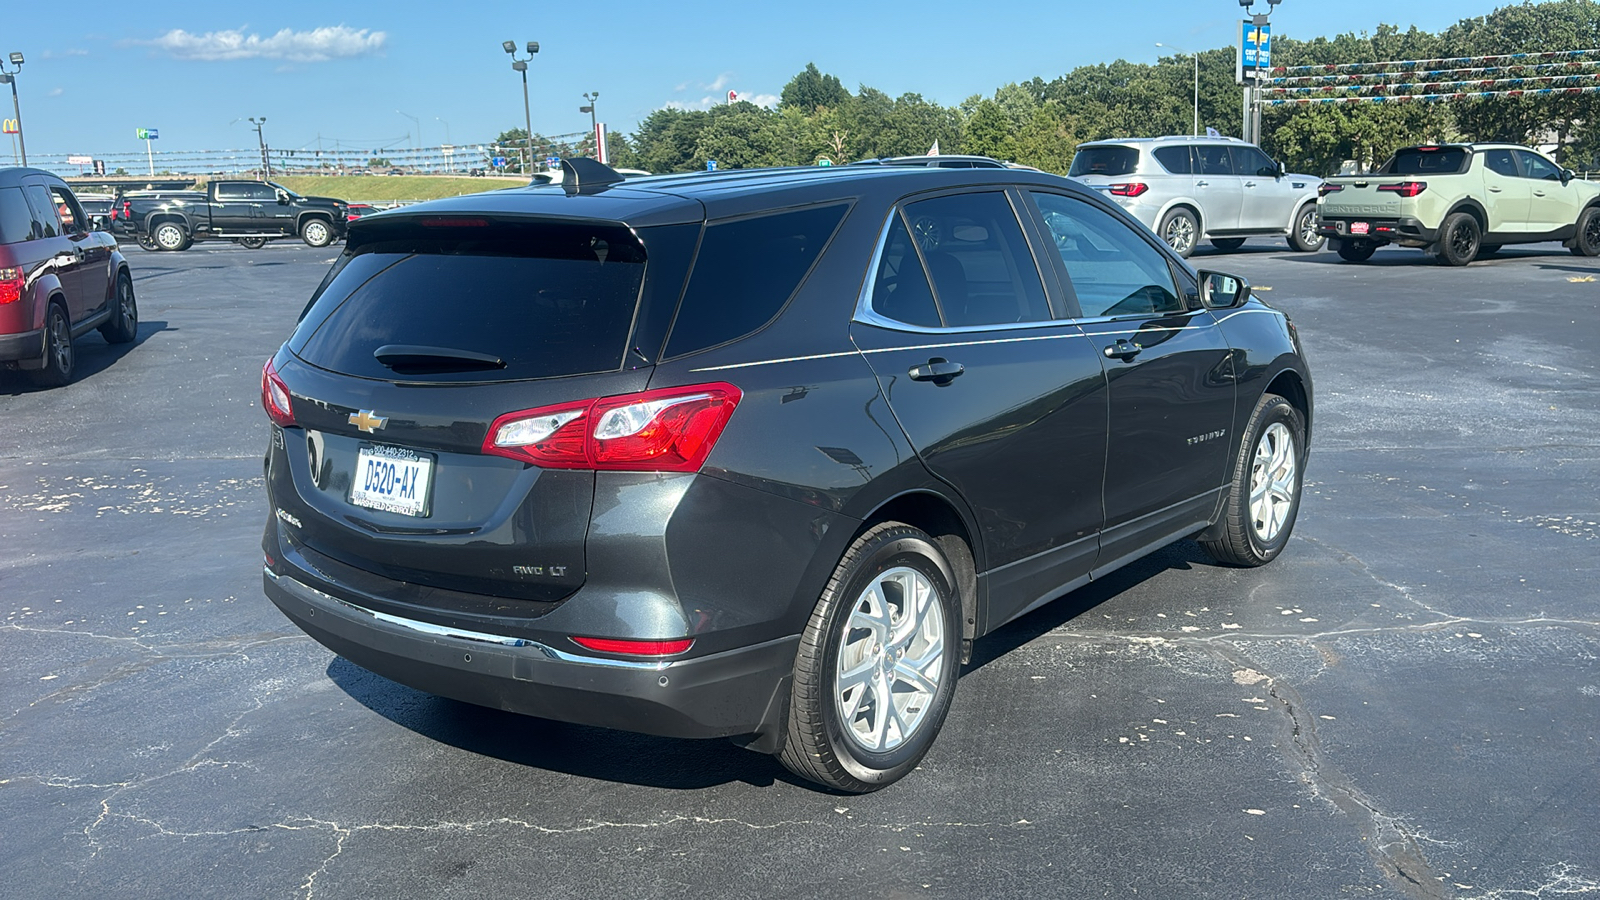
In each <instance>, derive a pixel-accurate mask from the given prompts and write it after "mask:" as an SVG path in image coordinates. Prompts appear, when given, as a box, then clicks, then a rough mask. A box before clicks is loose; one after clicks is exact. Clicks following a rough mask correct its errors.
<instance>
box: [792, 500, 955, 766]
mask: <svg viewBox="0 0 1600 900" xmlns="http://www.w3.org/2000/svg"><path fill="white" fill-rule="evenodd" d="M953 573H954V570H953V569H952V567H951V565H950V561H949V559H948V558H947V557H946V556H945V554H944V553H943V551H941V550H940V549H939V547H938V545H937V544H936V543H934V541H933V539H932V538H931V537H929V536H928V535H927V534H926V533H925V532H923V531H921V530H920V529H917V528H913V527H912V526H910V525H906V524H903V523H900V522H885V523H882V524H879V525H876V526H874V527H873V528H871V529H869V530H868V531H867V532H866V533H865V534H863V535H861V537H859V538H857V539H856V540H855V542H854V543H852V544H851V545H850V549H849V550H848V551H846V552H845V554H844V557H843V558H842V559H841V560H840V561H839V565H838V567H837V568H836V569H834V573H833V577H832V578H831V579H829V581H828V586H827V588H826V589H825V590H824V591H823V592H822V597H821V599H820V600H818V602H817V605H816V608H815V609H814V610H812V613H811V619H810V620H809V621H808V622H807V624H806V628H805V631H804V632H803V633H802V635H801V637H800V648H799V651H798V652H797V654H796V658H795V665H794V683H793V685H792V686H791V694H790V702H789V715H788V721H787V723H786V731H785V736H784V741H783V746H782V748H781V749H780V750H779V753H778V759H779V761H780V762H782V763H783V765H784V766H785V767H786V768H788V769H789V770H790V771H791V772H794V773H795V774H796V775H799V776H800V777H802V778H806V779H809V780H811V781H815V782H817V783H819V784H823V785H826V786H828V787H831V788H834V789H836V790H840V791H848V792H850V793H867V792H869V791H875V790H878V789H879V788H882V787H885V786H887V785H889V784H892V783H894V782H895V781H897V780H899V779H900V778H901V777H903V776H904V775H905V774H906V773H908V772H910V771H911V770H912V769H915V768H916V766H917V763H918V762H920V761H921V759H922V757H923V754H925V753H927V751H928V748H929V747H930V746H932V744H933V740H934V737H935V736H937V734H938V733H939V728H940V727H941V726H942V725H943V724H944V719H945V715H946V713H948V712H949V709H950V702H951V698H952V697H954V695H955V687H956V679H957V677H958V676H959V674H960V663H959V657H960V651H961V625H960V622H961V613H960V602H959V601H958V599H957V597H956V589H955V578H954V574H953ZM919 603H920V609H919V608H918V605H919ZM908 617H909V618H908ZM841 681H844V682H846V683H847V684H848V685H849V686H848V687H847V688H841V687H840V684H841ZM847 707H848V708H847ZM908 716H909V717H910V718H907V717H908Z"/></svg>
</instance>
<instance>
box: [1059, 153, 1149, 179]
mask: <svg viewBox="0 0 1600 900" xmlns="http://www.w3.org/2000/svg"><path fill="white" fill-rule="evenodd" d="M1138 167H1139V150H1138V148H1136V147H1084V148H1082V149H1081V150H1079V151H1078V152H1077V153H1076V154H1074V155H1073V157H1072V168H1071V169H1070V170H1068V172H1067V174H1068V175H1127V174H1128V173H1130V172H1132V171H1133V170H1134V169H1136V168H1138Z"/></svg>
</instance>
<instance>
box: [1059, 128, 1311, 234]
mask: <svg viewBox="0 0 1600 900" xmlns="http://www.w3.org/2000/svg"><path fill="white" fill-rule="evenodd" d="M1067 174H1068V176H1070V177H1072V178H1075V179H1077V180H1078V181H1081V182H1083V183H1084V184H1086V185H1088V186H1090V187H1092V188H1094V189H1095V190H1097V191H1100V192H1101V193H1103V194H1105V195H1106V196H1107V197H1109V198H1110V199H1111V200H1113V201H1114V202H1116V203H1117V205H1119V206H1121V207H1122V208H1123V209H1125V210H1127V211H1128V212H1129V213H1130V214H1132V216H1133V217H1134V218H1135V219H1138V220H1139V221H1141V222H1143V223H1144V224H1145V225H1147V226H1149V227H1150V229H1151V230H1153V231H1154V232H1155V233H1156V234H1158V235H1160V236H1161V239H1162V240H1164V241H1166V242H1167V243H1168V244H1169V245H1171V247H1172V249H1174V250H1176V251H1178V255H1180V256H1184V257H1187V256H1188V255H1189V254H1191V253H1193V252H1194V249H1195V247H1196V246H1198V245H1199V242H1200V240H1201V238H1210V239H1211V244H1212V246H1214V247H1216V248H1217V249H1219V250H1237V249H1239V248H1240V247H1242V246H1244V242H1245V240H1246V239H1248V238H1252V237H1269V236H1277V237H1284V238H1287V239H1288V241H1289V247H1290V248H1291V249H1294V250H1300V251H1306V252H1309V251H1313V250H1320V249H1321V248H1322V235H1321V233H1320V232H1319V231H1318V230H1317V187H1318V186H1319V185H1321V184H1322V179H1320V178H1317V177H1316V176H1314V175H1299V174H1291V173H1288V172H1285V171H1284V168H1283V164H1282V163H1278V162H1274V161H1273V159H1272V158H1271V157H1269V156H1267V154H1266V153H1264V152H1262V150H1261V148H1260V147H1257V146H1255V145H1254V144H1250V143H1246V142H1244V141H1241V140H1239V139H1237V138H1225V137H1189V136H1187V135H1179V136H1175V137H1159V138H1126V139H1120V140H1114V141H1091V142H1088V143H1084V144H1079V145H1078V150H1077V153H1076V154H1075V155H1074V156H1073V157H1072V168H1071V169H1069V170H1068V172H1067Z"/></svg>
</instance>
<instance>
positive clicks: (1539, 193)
mask: <svg viewBox="0 0 1600 900" xmlns="http://www.w3.org/2000/svg"><path fill="white" fill-rule="evenodd" d="M1533 195H1534V196H1535V197H1543V196H1544V191H1534V192H1533Z"/></svg>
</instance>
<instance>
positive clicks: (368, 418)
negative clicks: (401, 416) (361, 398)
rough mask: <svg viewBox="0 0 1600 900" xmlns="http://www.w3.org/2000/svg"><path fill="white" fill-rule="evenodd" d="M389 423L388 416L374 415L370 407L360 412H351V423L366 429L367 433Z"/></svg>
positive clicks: (363, 429)
mask: <svg viewBox="0 0 1600 900" xmlns="http://www.w3.org/2000/svg"><path fill="white" fill-rule="evenodd" d="M388 423H389V419H388V418H387V417H386V416H379V415H374V414H373V411H372V410H370V409H363V410H362V411H360V412H354V413H351V414H350V424H351V425H354V426H355V427H357V428H359V429H361V430H362V431H365V432H366V433H367V434H371V433H373V432H374V431H377V430H378V429H379V428H382V427H383V426H385V425H387V424H388Z"/></svg>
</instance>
